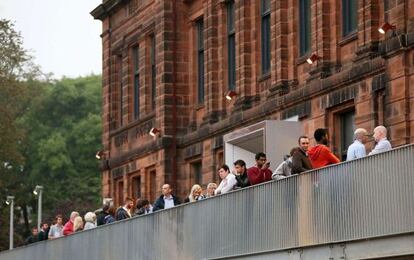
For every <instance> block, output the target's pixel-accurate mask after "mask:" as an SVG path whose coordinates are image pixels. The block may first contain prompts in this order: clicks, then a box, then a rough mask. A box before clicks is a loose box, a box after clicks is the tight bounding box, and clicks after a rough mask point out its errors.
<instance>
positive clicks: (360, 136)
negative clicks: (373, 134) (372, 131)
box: [354, 128, 368, 143]
mask: <svg viewBox="0 0 414 260" xmlns="http://www.w3.org/2000/svg"><path fill="white" fill-rule="evenodd" d="M367 134H368V132H367V130H365V129H364V128H357V129H356V130H355V132H354V139H355V140H358V141H360V142H361V143H365V142H366V141H367Z"/></svg>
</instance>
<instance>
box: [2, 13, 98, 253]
mask: <svg viewBox="0 0 414 260" xmlns="http://www.w3.org/2000/svg"><path fill="white" fill-rule="evenodd" d="M0 57H2V58H1V59H0V144H1V145H0V201H4V199H5V197H6V195H14V196H15V197H16V199H15V205H16V207H20V208H21V209H23V213H24V215H25V216H26V217H25V218H24V222H25V224H23V225H22V224H20V223H19V221H17V220H18V219H19V218H20V211H19V210H16V212H15V216H16V218H15V220H14V221H15V244H16V246H18V245H21V242H22V241H23V239H24V238H25V237H26V236H27V235H28V233H29V228H30V227H31V226H35V225H36V222H37V220H36V219H37V216H36V215H35V214H32V215H31V216H30V215H28V214H27V211H25V209H26V208H27V207H26V206H30V207H32V208H33V213H36V212H37V198H36V197H35V196H34V195H33V193H32V191H33V189H34V187H35V186H36V185H43V186H44V193H43V207H42V211H43V214H42V219H43V221H48V222H51V221H52V220H53V218H54V216H55V215H56V214H57V213H60V214H63V215H64V216H65V217H66V218H67V217H68V215H69V213H70V211H73V210H77V211H79V212H81V213H85V212H86V211H91V210H94V209H96V208H97V207H99V204H100V189H101V181H100V173H99V169H98V161H97V160H96V159H95V156H94V155H95V153H96V151H97V150H100V147H101V136H102V133H101V131H102V130H101V115H100V110H101V91H102V88H101V76H95V75H92V76H88V77H79V78H75V79H70V78H63V79H61V80H58V81H50V80H39V78H40V76H41V73H40V72H39V70H38V69H37V66H34V65H33V64H32V58H31V57H30V56H29V55H27V53H26V51H25V50H24V49H23V47H22V38H21V36H20V34H19V33H18V32H16V31H15V30H14V29H13V24H12V23H10V22H9V21H7V20H1V19H0ZM8 214H9V207H7V206H6V205H5V204H4V203H0V251H1V250H4V249H7V248H8V223H9V217H8ZM29 218H30V219H29ZM30 221H31V223H32V224H29V222H30Z"/></svg>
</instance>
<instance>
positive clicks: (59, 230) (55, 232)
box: [49, 224, 63, 238]
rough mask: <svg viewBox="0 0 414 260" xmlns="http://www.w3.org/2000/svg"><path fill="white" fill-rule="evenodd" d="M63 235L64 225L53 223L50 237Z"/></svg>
mask: <svg viewBox="0 0 414 260" xmlns="http://www.w3.org/2000/svg"><path fill="white" fill-rule="evenodd" d="M61 236H63V225H58V224H55V225H52V227H51V228H50V231H49V237H50V238H57V237H61Z"/></svg>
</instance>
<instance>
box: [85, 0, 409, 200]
mask: <svg viewBox="0 0 414 260" xmlns="http://www.w3.org/2000/svg"><path fill="white" fill-rule="evenodd" d="M91 14H92V15H93V17H94V18H95V19H100V20H101V21H102V24H103V32H102V35H101V37H102V44H103V127H104V134H103V147H104V160H103V161H102V168H101V170H102V176H103V178H102V180H103V183H102V185H103V197H113V198H115V203H116V204H119V203H120V202H121V201H122V200H123V198H124V197H125V196H127V195H128V196H133V197H145V198H149V199H151V200H154V199H155V197H156V196H158V194H159V193H160V187H161V184H163V183H165V182H168V183H171V184H172V185H173V187H174V189H175V192H176V193H177V194H178V195H179V196H181V197H184V196H186V195H187V193H188V192H189V190H190V187H191V186H192V185H193V184H194V183H200V184H202V185H206V184H207V183H208V182H211V181H215V182H218V181H219V180H218V176H217V174H216V168H217V166H218V165H220V164H221V163H222V162H223V135H224V134H226V133H229V132H231V131H233V130H235V129H238V128H240V127H243V126H247V125H251V124H254V123H257V122H260V121H263V120H265V119H273V120H284V119H287V118H291V117H296V118H297V119H298V120H299V121H300V122H302V125H303V133H304V134H308V135H309V136H312V134H313V131H314V130H315V129H316V128H319V127H326V128H328V129H329V131H330V133H331V134H330V139H331V140H330V141H331V148H332V150H333V151H334V152H335V153H336V154H337V155H338V156H340V157H341V156H342V155H343V153H344V152H345V151H346V147H347V145H348V144H349V143H350V142H352V131H353V127H364V128H366V129H367V130H368V131H372V130H373V128H374V127H375V126H377V125H380V124H383V125H385V126H386V127H387V128H388V131H389V134H388V137H389V139H390V141H391V143H392V144H393V146H399V145H403V144H407V143H412V142H413V141H414V102H413V101H414V84H413V80H414V76H413V71H414V67H413V62H414V55H413V46H414V0H403V1H397V0H385V1H378V0H359V1H358V0H342V1H334V0H329V1H324V0H286V1H276V0H260V1H259V0H257V1H253V0H234V1H226V0H204V1H202V0H104V1H103V3H102V4H100V5H99V6H98V7H96V8H95V9H94V10H93V11H92V12H91ZM386 22H387V23H388V24H390V25H393V26H395V28H392V29H391V30H388V31H386V33H385V34H381V33H379V31H378V28H379V27H380V26H382V25H383V24H385V23H386ZM312 54H315V55H313V58H314V59H313V63H312V64H309V63H307V62H306V59H307V58H309V57H311V56H312ZM229 90H232V91H234V93H236V94H237V96H235V97H234V98H233V99H232V100H231V101H228V100H227V99H226V98H225V95H226V93H227V92H228V91H229ZM151 128H157V129H159V130H160V133H159V134H158V137H157V138H153V137H152V136H150V135H149V134H148V133H149V131H150V129H151ZM368 146H369V147H371V146H372V143H370V144H369V145H368ZM274 160H276V159H274Z"/></svg>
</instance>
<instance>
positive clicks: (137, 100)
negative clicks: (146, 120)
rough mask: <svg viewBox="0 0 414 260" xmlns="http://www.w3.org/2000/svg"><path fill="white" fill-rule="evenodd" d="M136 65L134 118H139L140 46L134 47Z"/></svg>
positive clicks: (134, 63) (134, 62) (134, 64)
mask: <svg viewBox="0 0 414 260" xmlns="http://www.w3.org/2000/svg"><path fill="white" fill-rule="evenodd" d="M132 56H133V66H134V118H135V119H138V118H139V47H138V46H136V47H134V48H133V49H132Z"/></svg>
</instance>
